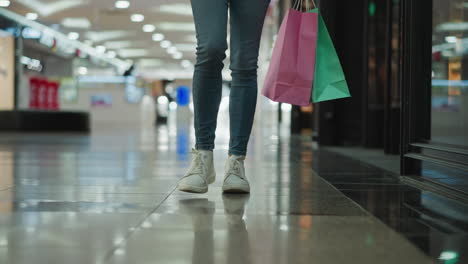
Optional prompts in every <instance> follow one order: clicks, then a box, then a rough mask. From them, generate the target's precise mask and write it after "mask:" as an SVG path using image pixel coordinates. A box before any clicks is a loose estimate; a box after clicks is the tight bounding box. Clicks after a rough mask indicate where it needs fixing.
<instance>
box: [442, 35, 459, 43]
mask: <svg viewBox="0 0 468 264" xmlns="http://www.w3.org/2000/svg"><path fill="white" fill-rule="evenodd" d="M457 39H458V38H457V37H455V36H447V37H445V41H447V42H448V43H457Z"/></svg>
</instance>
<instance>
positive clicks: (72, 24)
mask: <svg viewBox="0 0 468 264" xmlns="http://www.w3.org/2000/svg"><path fill="white" fill-rule="evenodd" d="M62 25H63V26H64V27H68V28H90V27H91V22H90V21H89V20H88V19H87V18H86V17H76V18H72V17H67V18H64V19H63V20H62Z"/></svg>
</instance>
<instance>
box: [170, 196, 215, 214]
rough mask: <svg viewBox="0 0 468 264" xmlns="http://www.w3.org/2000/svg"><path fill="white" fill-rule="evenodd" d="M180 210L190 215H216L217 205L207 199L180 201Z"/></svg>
mask: <svg viewBox="0 0 468 264" xmlns="http://www.w3.org/2000/svg"><path fill="white" fill-rule="evenodd" d="M179 205H180V209H181V210H182V211H183V212H184V213H187V214H189V215H200V214H214V212H215V203H214V202H212V201H210V200H208V199H206V198H196V199H183V200H179Z"/></svg>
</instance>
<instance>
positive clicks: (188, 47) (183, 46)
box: [174, 43, 197, 51]
mask: <svg viewBox="0 0 468 264" xmlns="http://www.w3.org/2000/svg"><path fill="white" fill-rule="evenodd" d="M174 47H176V48H177V49H178V50H180V51H194V50H195V49H196V48H197V45H195V44H193V43H179V44H175V45H174Z"/></svg>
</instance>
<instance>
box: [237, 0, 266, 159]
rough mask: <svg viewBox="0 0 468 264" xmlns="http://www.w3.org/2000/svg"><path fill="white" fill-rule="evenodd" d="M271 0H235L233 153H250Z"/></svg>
mask: <svg viewBox="0 0 468 264" xmlns="http://www.w3.org/2000/svg"><path fill="white" fill-rule="evenodd" d="M269 3H270V0H254V1H253V0H231V1H230V20H231V21H230V25H231V41H230V44H231V45H230V46H231V56H230V57H231V65H230V69H231V71H232V73H231V74H232V83H231V92H230V98H229V119H230V141H229V154H234V155H246V153H247V144H248V141H249V137H250V133H251V131H252V125H253V119H254V114H255V108H256V103H257V90H258V87H257V68H258V49H259V46H260V38H261V35H262V28H263V22H264V20H265V15H266V11H267V8H268V5H269Z"/></svg>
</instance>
